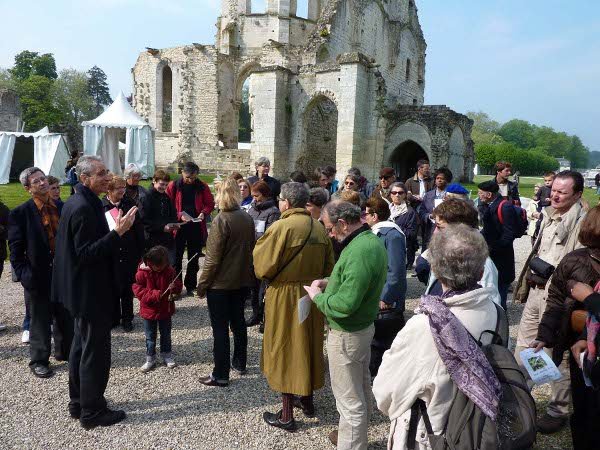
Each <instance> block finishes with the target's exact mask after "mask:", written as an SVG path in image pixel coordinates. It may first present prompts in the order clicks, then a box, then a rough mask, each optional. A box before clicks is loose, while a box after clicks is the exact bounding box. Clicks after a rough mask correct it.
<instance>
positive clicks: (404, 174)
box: [387, 140, 429, 181]
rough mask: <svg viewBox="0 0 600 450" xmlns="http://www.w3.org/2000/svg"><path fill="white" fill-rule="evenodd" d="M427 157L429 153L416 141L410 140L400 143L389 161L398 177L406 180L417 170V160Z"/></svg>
mask: <svg viewBox="0 0 600 450" xmlns="http://www.w3.org/2000/svg"><path fill="white" fill-rule="evenodd" d="M420 159H427V160H429V157H428V156H427V153H426V152H425V150H424V149H423V147H421V146H420V145H419V144H417V143H416V142H415V141H412V140H408V141H405V142H403V143H402V144H400V145H399V146H398V147H396V149H395V150H394V151H393V152H392V154H391V155H390V158H389V161H387V163H388V164H389V165H390V166H391V167H393V168H394V170H395V171H396V178H397V179H398V180H400V181H406V180H408V179H409V178H410V177H412V176H413V175H414V174H415V172H416V170H417V161H419V160H420Z"/></svg>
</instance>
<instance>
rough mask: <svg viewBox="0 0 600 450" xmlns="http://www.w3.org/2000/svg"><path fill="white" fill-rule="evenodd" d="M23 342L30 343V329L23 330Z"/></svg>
mask: <svg viewBox="0 0 600 450" xmlns="http://www.w3.org/2000/svg"><path fill="white" fill-rule="evenodd" d="M21 342H22V343H23V344H29V330H25V331H23V334H22V335H21Z"/></svg>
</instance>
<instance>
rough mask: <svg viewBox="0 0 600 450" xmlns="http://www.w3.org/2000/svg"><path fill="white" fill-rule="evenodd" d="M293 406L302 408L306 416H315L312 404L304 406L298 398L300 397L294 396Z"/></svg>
mask: <svg viewBox="0 0 600 450" xmlns="http://www.w3.org/2000/svg"><path fill="white" fill-rule="evenodd" d="M294 408H298V409H301V410H302V413H303V414H304V415H305V416H306V417H310V418H312V417H315V406H314V405H312V406H310V407H306V406H304V405H303V404H302V401H301V400H300V397H294Z"/></svg>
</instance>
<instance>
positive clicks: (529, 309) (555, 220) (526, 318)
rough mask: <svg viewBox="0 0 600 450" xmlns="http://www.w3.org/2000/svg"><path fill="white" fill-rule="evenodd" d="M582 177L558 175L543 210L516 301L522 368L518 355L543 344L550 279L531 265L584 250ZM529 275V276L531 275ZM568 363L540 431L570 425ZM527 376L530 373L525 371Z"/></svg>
mask: <svg viewBox="0 0 600 450" xmlns="http://www.w3.org/2000/svg"><path fill="white" fill-rule="evenodd" d="M583 186H584V185H583V177H582V176H581V174H580V173H579V172H573V171H570V170H565V171H563V172H560V173H559V174H558V175H556V178H555V180H554V184H553V185H552V192H551V195H550V200H551V204H550V206H548V207H547V208H546V209H544V211H543V216H544V218H543V221H542V224H541V227H540V232H539V235H538V238H537V240H536V242H535V244H534V246H533V250H532V252H531V255H530V256H529V258H528V260H527V264H526V265H525V267H524V268H523V271H522V272H521V276H520V277H519V284H518V289H517V291H516V294H515V300H517V301H521V302H522V303H524V302H527V303H526V304H525V309H524V310H523V315H522V316H521V322H520V324H519V331H518V334H517V346H516V348H515V358H516V360H517V361H518V362H519V364H521V365H522V361H521V358H520V357H519V353H520V352H521V351H522V350H523V349H525V348H527V347H535V348H540V349H541V348H542V347H543V343H539V342H538V341H536V340H535V338H536V337H537V332H538V326H539V324H540V321H541V318H542V315H543V314H544V311H545V310H546V299H547V297H548V287H549V286H550V282H549V280H548V281H547V282H546V283H545V284H539V282H540V280H537V281H536V280H533V279H532V277H531V276H530V274H531V270H530V268H529V263H530V261H531V260H532V259H533V258H534V257H538V258H540V259H542V260H543V261H545V262H547V263H548V264H551V265H553V266H554V267H556V266H558V264H559V263H560V261H561V260H562V258H563V257H564V256H565V255H566V254H567V253H569V252H571V251H573V250H575V249H576V248H579V247H581V244H580V243H579V241H578V239H577V237H578V235H579V228H580V226H581V222H582V220H581V219H582V218H583V216H584V215H585V211H583V209H582V206H581V203H580V199H581V194H582V192H583ZM528 275H529V276H528ZM567 364H568V363H567V361H566V360H565V361H563V363H562V364H561V366H560V370H561V374H562V378H561V379H560V380H558V381H556V382H552V383H550V386H551V388H552V395H551V398H550V403H549V404H548V409H547V411H546V413H545V414H544V415H543V416H542V417H541V418H539V419H538V431H540V432H541V433H554V432H556V431H558V430H560V429H561V428H562V427H563V426H564V425H565V424H566V422H567V415H568V413H569V403H570V378H569V370H568V367H567ZM525 374H526V376H527V373H526V372H525Z"/></svg>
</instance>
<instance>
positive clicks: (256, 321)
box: [246, 315, 260, 327]
mask: <svg viewBox="0 0 600 450" xmlns="http://www.w3.org/2000/svg"><path fill="white" fill-rule="evenodd" d="M258 324H260V318H259V317H258V316H254V315H253V316H252V317H250V318H249V319H248V320H246V326H247V327H254V326H256V325H258Z"/></svg>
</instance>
